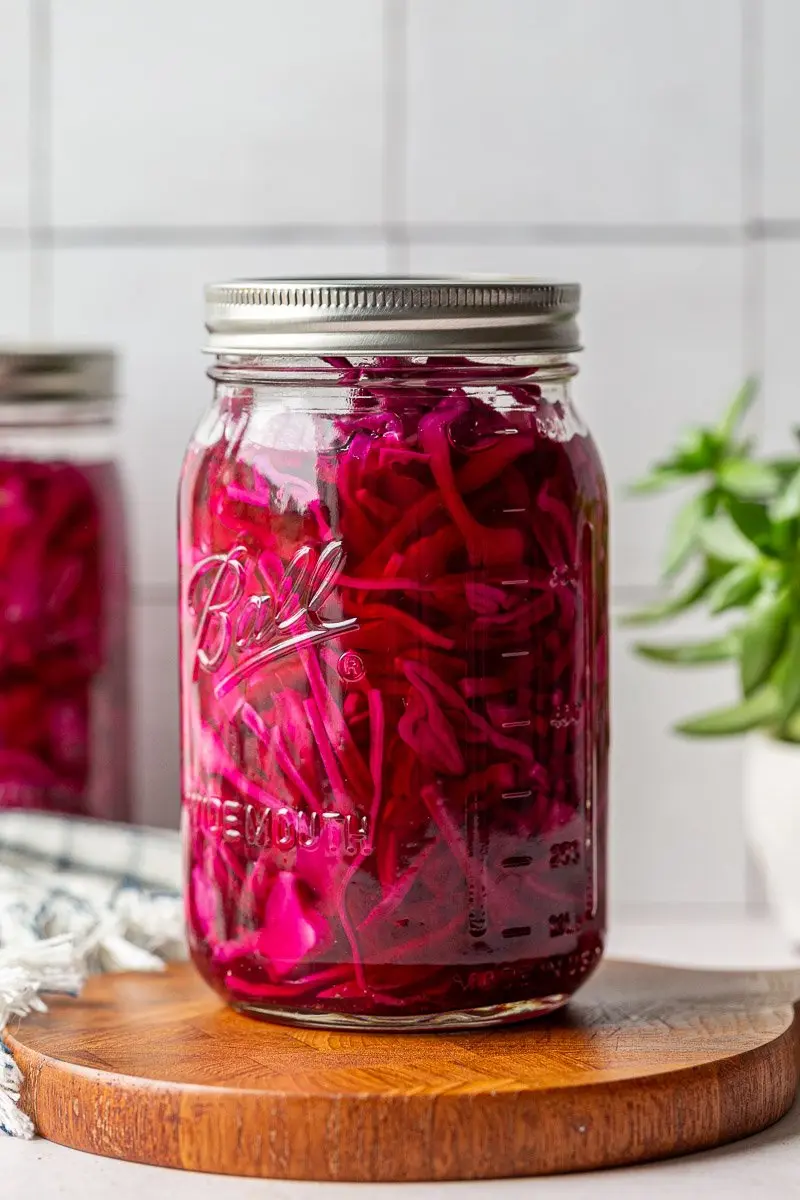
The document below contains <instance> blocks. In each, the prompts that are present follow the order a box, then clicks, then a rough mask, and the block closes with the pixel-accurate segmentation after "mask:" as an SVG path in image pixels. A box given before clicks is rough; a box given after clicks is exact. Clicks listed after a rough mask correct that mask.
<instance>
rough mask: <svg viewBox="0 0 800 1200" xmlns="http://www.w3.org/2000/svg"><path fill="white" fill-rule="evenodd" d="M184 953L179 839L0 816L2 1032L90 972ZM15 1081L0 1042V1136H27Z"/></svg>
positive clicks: (67, 820)
mask: <svg viewBox="0 0 800 1200" xmlns="http://www.w3.org/2000/svg"><path fill="white" fill-rule="evenodd" d="M185 954H186V950H185V943H184V931H183V908H182V903H181V899H180V845H179V838H178V834H177V833H175V832H172V831H165V830H160V829H146V828H141V827H133V826H128V825H118V824H115V825H111V824H106V823H105V822H101V821H86V820H80V819H78V818H74V817H58V816H49V815H44V814H39V813H19V812H0V1032H1V1031H2V1030H3V1029H4V1028H5V1026H6V1025H7V1024H8V1022H9V1020H10V1019H11V1018H12V1017H17V1018H20V1017H24V1016H25V1015H26V1014H27V1013H29V1012H31V1011H32V1010H33V1009H36V1010H38V1011H43V1010H44V1009H45V1007H46V1005H45V1003H44V1001H43V999H42V996H43V995H45V994H46V993H48V992H62V993H68V994H71V995H77V993H78V992H79V991H80V988H81V986H82V984H83V981H84V979H85V978H86V976H87V975H88V974H93V973H96V972H100V971H155V970H162V969H163V965H164V963H165V962H168V961H172V960H174V959H180V958H184V957H185ZM20 1083H21V1078H20V1074H19V1069H18V1068H17V1065H16V1063H15V1062H14V1060H13V1058H12V1057H11V1055H10V1053H9V1052H8V1048H7V1047H6V1046H5V1044H4V1043H3V1042H2V1039H1V1038H0V1132H3V1133H7V1134H10V1135H11V1136H12V1137H32V1136H33V1133H34V1129H33V1126H32V1124H31V1122H30V1120H29V1119H28V1118H27V1117H26V1116H25V1115H24V1114H23V1113H22V1112H21V1111H20V1110H19V1108H18V1106H17V1102H18V1100H19V1088H20Z"/></svg>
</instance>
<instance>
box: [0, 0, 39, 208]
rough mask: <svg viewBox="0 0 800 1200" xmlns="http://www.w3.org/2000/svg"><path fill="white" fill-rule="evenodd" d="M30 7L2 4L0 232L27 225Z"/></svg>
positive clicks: (2, 0) (17, 0)
mask: <svg viewBox="0 0 800 1200" xmlns="http://www.w3.org/2000/svg"><path fill="white" fill-rule="evenodd" d="M29 37H30V5H29V4H28V2H27V0H0V229H3V228H5V229H22V228H24V227H25V226H26V225H27V222H28V197H29V182H30V170H29V168H30V158H29V155H30V144H29V140H28V134H29V123H30V108H29V98H30V60H31V55H30V46H29Z"/></svg>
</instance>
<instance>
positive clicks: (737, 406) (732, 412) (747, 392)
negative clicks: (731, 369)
mask: <svg viewBox="0 0 800 1200" xmlns="http://www.w3.org/2000/svg"><path fill="white" fill-rule="evenodd" d="M757 395H758V380H757V379H756V378H755V377H754V376H752V375H751V376H750V378H749V379H746V380H745V381H744V383H743V384H742V386H741V387H740V388H739V391H738V392H737V393H736V395H735V396H734V398H733V401H732V403H731V406H730V408H729V409H728V411H727V412H726V413H725V416H724V417H723V418H722V420H721V421H720V423H719V425H718V426H717V433H718V434H719V437H720V439H721V441H723V442H729V441H730V440H731V438H732V437H733V435H734V434H735V433H736V431H737V429H738V428H739V426H740V425H741V423H742V421H743V420H744V418H745V416H746V415H747V413H748V411H749V409H750V408H751V407H752V405H753V401H754V400H755V398H756V396H757Z"/></svg>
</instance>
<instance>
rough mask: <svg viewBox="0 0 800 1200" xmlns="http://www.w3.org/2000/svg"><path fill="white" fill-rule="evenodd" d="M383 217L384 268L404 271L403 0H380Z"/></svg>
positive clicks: (405, 74)
mask: <svg viewBox="0 0 800 1200" xmlns="http://www.w3.org/2000/svg"><path fill="white" fill-rule="evenodd" d="M383 75H384V119H383V130H382V136H383V147H382V161H383V218H384V234H385V239H386V248H387V269H388V271H389V272H390V273H391V274H404V273H406V272H407V271H408V234H407V213H406V188H407V179H408V176H407V159H408V119H407V112H406V105H407V99H408V9H407V6H406V0H384V3H383Z"/></svg>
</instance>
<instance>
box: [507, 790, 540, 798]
mask: <svg viewBox="0 0 800 1200" xmlns="http://www.w3.org/2000/svg"><path fill="white" fill-rule="evenodd" d="M532 795H533V792H532V791H530V790H528V791H527V792H503V794H502V796H501V799H502V800H527V799H528V797H529V796H532Z"/></svg>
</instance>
